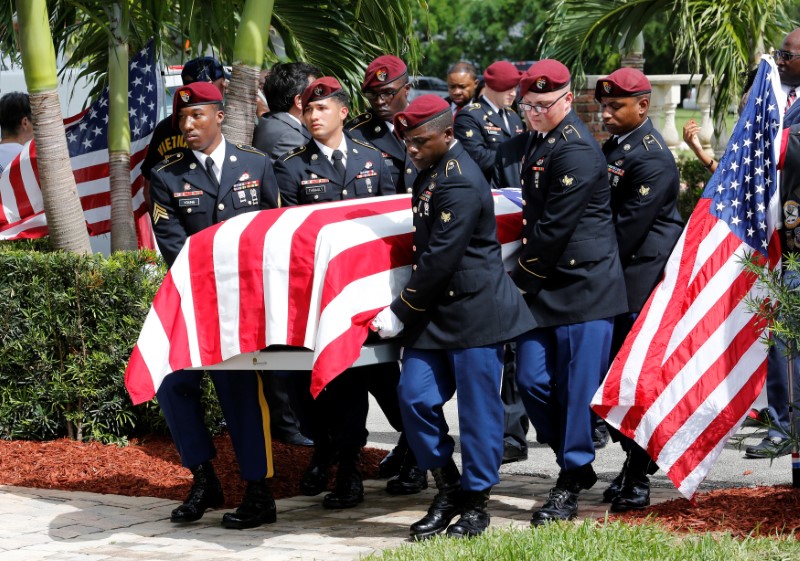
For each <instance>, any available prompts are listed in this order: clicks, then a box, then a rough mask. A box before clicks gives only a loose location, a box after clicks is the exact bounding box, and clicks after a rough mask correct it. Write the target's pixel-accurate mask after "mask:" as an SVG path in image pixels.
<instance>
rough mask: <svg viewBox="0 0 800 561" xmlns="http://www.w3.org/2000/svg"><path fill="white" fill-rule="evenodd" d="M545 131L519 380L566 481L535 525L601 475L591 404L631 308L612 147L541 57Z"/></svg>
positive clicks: (574, 501) (526, 91)
mask: <svg viewBox="0 0 800 561" xmlns="http://www.w3.org/2000/svg"><path fill="white" fill-rule="evenodd" d="M520 93H521V94H522V101H521V102H520V104H519V106H520V108H522V109H523V111H525V118H526V120H527V122H528V126H529V127H530V128H531V129H532V130H534V131H536V132H537V133H538V134H537V138H536V140H535V142H533V143H532V146H531V150H530V152H529V153H528V154H527V155H526V156H525V159H524V160H523V167H522V175H521V180H520V183H521V184H522V197H523V207H522V217H523V226H522V236H523V237H522V244H523V245H522V254H521V256H520V257H519V260H518V266H517V267H516V268H515V270H514V271H513V272H512V278H513V279H514V281H515V282H516V284H517V286H518V287H519V288H520V290H522V291H524V292H525V301H526V303H527V304H528V306H529V308H530V310H531V312H532V313H533V316H534V318H535V319H536V322H537V328H536V329H534V330H532V331H530V332H528V333H526V334H524V335H522V336H521V337H518V338H517V384H518V386H519V388H520V391H521V392H522V400H523V402H524V403H525V408H526V409H527V411H528V416H529V417H530V419H531V422H532V423H533V425H534V427H535V428H536V438H537V440H538V441H539V442H541V443H543V444H548V445H549V446H550V447H551V448H552V449H553V451H554V452H555V453H556V462H557V463H558V466H559V468H560V472H559V475H558V480H557V481H556V485H555V487H554V488H553V489H551V491H550V495H549V498H548V500H547V501H546V502H545V504H544V505H543V506H542V508H541V509H539V510H538V511H536V512H534V514H533V517H532V518H531V524H532V525H534V526H538V525H540V524H544V523H546V522H549V521H552V520H567V519H572V518H574V517H575V516H576V514H577V511H578V494H579V493H580V491H581V490H583V489H589V488H590V487H592V485H594V483H595V482H596V481H597V475H596V474H595V473H594V469H593V468H592V461H593V460H594V445H593V442H592V418H591V411H590V409H589V404H590V402H591V399H592V396H593V395H594V393H595V391H596V390H597V388H598V386H599V385H600V380H601V378H602V376H603V375H604V374H605V372H606V370H607V369H608V368H607V367H608V356H609V352H610V350H611V336H612V333H613V327H614V317H615V316H617V315H619V314H622V313H625V312H626V311H627V310H628V305H627V302H626V293H625V281H624V279H623V276H622V267H621V265H620V260H619V254H618V251H617V239H616V236H615V233H614V222H613V219H612V214H611V205H610V199H611V192H610V188H609V184H608V175H607V169H606V163H605V159H604V158H603V153H602V152H601V151H600V146H599V145H598V144H597V142H596V141H595V140H594V138H593V137H592V135H591V133H590V132H589V130H588V129H587V128H586V126H585V125H584V124H583V123H582V122H581V121H580V119H579V118H578V117H577V116H576V115H575V113H574V112H572V111H571V108H572V92H571V91H570V74H569V70H567V68H566V67H565V66H564V65H563V64H561V63H560V62H558V61H556V60H552V59H545V60H541V61H539V62H537V63H535V64H533V65H532V66H531V67H530V68H529V69H528V71H527V73H526V74H525V76H523V78H522V80H521V83H520Z"/></svg>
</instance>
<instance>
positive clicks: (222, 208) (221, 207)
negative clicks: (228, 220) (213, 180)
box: [217, 203, 225, 210]
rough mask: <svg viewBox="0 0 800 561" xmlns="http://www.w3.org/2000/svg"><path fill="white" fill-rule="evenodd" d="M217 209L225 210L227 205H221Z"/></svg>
mask: <svg viewBox="0 0 800 561" xmlns="http://www.w3.org/2000/svg"><path fill="white" fill-rule="evenodd" d="M217 208H218V209H220V210H225V205H224V204H223V203H219V204H218V205H217Z"/></svg>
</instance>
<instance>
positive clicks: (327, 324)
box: [125, 193, 522, 404]
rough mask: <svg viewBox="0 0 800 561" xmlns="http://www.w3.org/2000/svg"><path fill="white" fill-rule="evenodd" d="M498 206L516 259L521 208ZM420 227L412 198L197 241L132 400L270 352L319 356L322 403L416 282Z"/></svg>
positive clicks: (132, 376)
mask: <svg viewBox="0 0 800 561" xmlns="http://www.w3.org/2000/svg"><path fill="white" fill-rule="evenodd" d="M494 203H495V206H494V208H495V216H496V219H497V237H498V240H499V241H500V243H501V244H502V249H503V256H504V258H506V259H507V262H509V263H515V262H516V257H515V256H514V255H513V252H514V250H515V249H517V248H519V246H520V242H519V237H520V233H521V231H522V214H521V209H520V207H519V206H518V205H517V204H515V203H514V202H512V201H511V200H509V199H508V198H507V197H505V196H503V195H501V194H499V193H497V194H495V195H494ZM411 227H412V215H411V201H410V200H409V197H408V195H394V196H389V197H370V198H367V199H354V200H350V201H342V202H336V203H324V204H318V205H306V206H295V207H288V208H282V209H274V210H262V211H260V212H250V213H247V214H243V215H240V216H236V217H234V218H231V219H230V220H227V221H225V222H222V223H220V224H217V225H214V226H211V227H209V228H206V229H205V230H203V231H202V232H198V233H197V234H195V235H193V236H189V238H188V239H187V240H186V243H185V245H184V246H183V249H181V252H180V253H179V254H178V257H177V258H176V260H175V263H173V265H172V268H171V269H170V270H169V272H168V273H167V276H166V277H165V278H164V281H163V283H162V284H161V287H160V288H159V289H158V292H157V293H156V296H155V298H154V299H153V305H152V307H151V308H150V312H149V313H148V315H147V318H146V319H145V323H144V326H143V327H142V331H141V333H140V335H139V340H138V341H137V343H136V346H135V347H134V349H133V352H132V353H131V358H130V360H129V361H128V367H127V369H126V370H125V386H126V387H127V389H128V392H129V393H130V395H131V399H132V400H133V403H135V404H136V403H142V402H144V401H147V400H149V399H151V398H152V397H153V396H154V395H155V392H156V390H157V389H158V387H159V385H160V384H161V382H162V380H163V379H164V377H165V376H167V375H169V374H170V373H171V372H174V371H176V370H180V369H183V368H188V367H202V366H210V365H213V364H217V363H219V362H222V361H223V360H226V359H228V358H230V357H233V356H236V355H239V354H243V353H250V352H256V351H260V350H262V349H264V348H265V347H268V346H269V345H290V346H293V347H305V348H306V349H310V350H312V351H314V358H313V360H314V362H313V370H312V378H311V392H312V394H313V395H315V396H316V395H317V394H318V393H319V392H320V391H321V390H322V389H323V388H324V387H325V385H326V384H327V383H328V382H330V381H331V380H332V379H333V378H334V377H336V376H337V375H338V374H340V373H341V372H343V371H344V370H345V369H347V368H349V367H350V365H352V364H353V362H354V361H355V360H356V359H357V358H358V356H359V353H360V352H361V345H362V344H363V342H364V341H365V340H366V338H367V333H368V330H369V328H368V323H369V321H370V320H372V318H373V317H375V314H377V313H378V311H380V310H381V309H382V308H384V307H385V306H388V305H389V304H390V303H391V302H392V300H393V298H394V297H395V296H397V294H399V292H400V290H401V289H402V288H403V286H405V284H406V282H407V281H408V279H409V277H410V276H411V236H412V234H411ZM231 375H235V374H231Z"/></svg>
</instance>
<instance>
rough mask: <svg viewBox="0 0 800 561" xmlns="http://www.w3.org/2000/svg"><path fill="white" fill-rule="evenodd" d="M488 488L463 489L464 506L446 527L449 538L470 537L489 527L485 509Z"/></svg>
mask: <svg viewBox="0 0 800 561" xmlns="http://www.w3.org/2000/svg"><path fill="white" fill-rule="evenodd" d="M489 492H490V489H487V490H485V491H464V506H463V512H462V513H461V517H460V518H459V519H458V521H456V523H455V524H453V525H452V526H450V527H449V528H448V529H447V535H448V536H449V537H451V538H471V537H473V536H479V535H481V534H482V533H484V532H485V531H486V528H488V527H489V521H490V520H491V517H490V516H489V513H488V512H487V510H486V505H487V504H488V502H489Z"/></svg>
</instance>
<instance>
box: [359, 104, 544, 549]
mask: <svg viewBox="0 0 800 561" xmlns="http://www.w3.org/2000/svg"><path fill="white" fill-rule="evenodd" d="M394 124H395V127H396V129H397V130H398V131H399V132H400V133H401V134H402V136H403V139H404V141H405V143H406V146H407V147H408V152H409V155H410V156H411V159H412V160H413V162H414V165H415V166H416V167H417V169H418V170H419V172H420V174H419V176H418V177H417V180H416V182H415V183H414V193H413V195H412V203H411V204H412V212H413V216H414V234H413V247H412V249H413V258H412V261H413V265H412V267H411V268H412V272H411V278H410V280H409V281H408V282H407V283H406V286H405V287H404V288H403V290H402V291H401V293H400V295H399V296H398V297H397V298H395V300H394V301H393V302H392V304H391V305H390V306H389V307H387V308H384V309H383V310H382V311H381V312H380V313H379V314H378V315H377V316H376V317H375V319H374V320H373V323H372V328H373V329H374V330H376V331H378V333H379V334H380V335H381V337H392V336H395V335H397V334H399V333H400V332H401V331H402V332H403V346H404V351H403V359H402V363H403V367H402V368H403V373H402V376H401V379H400V386H399V387H398V393H399V395H400V405H401V410H402V413H403V423H404V425H405V427H406V430H407V432H408V440H409V443H410V445H411V448H412V449H413V450H414V454H415V455H416V456H417V459H418V461H419V464H420V467H422V468H423V469H430V470H431V471H432V472H433V477H434V480H435V481H436V486H437V488H438V490H439V492H438V493H437V495H436V496H435V497H434V500H433V503H432V504H431V507H430V508H429V510H428V513H427V514H426V515H425V517H423V518H422V519H421V520H419V521H418V522H415V523H414V524H412V525H411V535H412V537H413V538H415V539H424V538H427V537H430V536H433V535H435V534H438V533H440V532H442V531H444V530H445V529H447V535H448V536H453V537H468V536H475V535H478V534H481V533H483V531H484V530H485V529H486V528H487V526H488V525H489V518H490V517H489V513H488V512H487V510H486V508H487V502H488V500H489V494H490V492H491V489H492V486H494V485H496V484H497V483H498V481H499V476H498V469H499V467H500V461H501V459H502V454H503V445H502V443H503V404H502V402H501V400H500V378H501V375H502V371H503V343H504V342H505V341H508V340H510V339H511V338H513V337H515V336H516V335H519V334H520V333H523V332H525V331H527V330H529V329H531V328H532V327H533V326H534V322H533V319H532V318H531V316H530V313H529V312H528V310H527V309H526V308H525V306H524V305H523V301H522V298H521V296H520V294H519V292H518V291H517V289H516V288H515V287H514V284H513V283H512V282H511V280H510V279H509V277H508V275H507V274H506V272H505V270H504V269H503V263H502V257H501V251H500V244H499V243H498V241H497V223H496V219H495V215H494V202H493V200H492V194H491V191H490V189H489V185H488V184H487V183H486V180H485V179H484V178H483V176H482V174H481V173H480V168H479V167H478V166H477V164H475V162H474V161H473V160H472V159H471V158H470V157H469V155H468V154H467V153H466V151H465V150H464V148H463V147H462V146H461V145H460V143H458V142H457V141H456V140H455V139H454V136H453V118H452V113H451V112H450V108H449V106H448V104H447V102H446V101H444V100H443V99H442V98H440V97H437V96H434V95H423V96H420V97H418V98H417V99H415V100H414V101H412V102H411V104H410V105H409V106H408V108H406V109H405V110H404V111H401V112H399V113H398V114H397V115H395V117H394ZM476 318H480V320H479V321H476ZM456 389H457V390H458V411H459V419H460V432H461V454H462V464H463V470H464V473H463V475H462V474H460V473H459V471H458V468H457V467H456V465H455V463H454V462H453V457H452V455H453V449H454V442H453V439H452V437H450V435H449V434H448V430H447V423H446V421H445V419H444V416H443V415H442V407H443V406H444V404H445V403H446V402H447V401H448V400H450V398H452V397H453V395H454V393H455V392H456ZM457 514H460V515H461V517H460V518H459V520H458V521H457V522H456V523H454V524H453V525H452V526H449V524H450V521H451V520H452V519H453V518H454V517H455V516H456V515H457ZM448 526H449V527H448Z"/></svg>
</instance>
